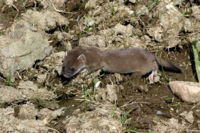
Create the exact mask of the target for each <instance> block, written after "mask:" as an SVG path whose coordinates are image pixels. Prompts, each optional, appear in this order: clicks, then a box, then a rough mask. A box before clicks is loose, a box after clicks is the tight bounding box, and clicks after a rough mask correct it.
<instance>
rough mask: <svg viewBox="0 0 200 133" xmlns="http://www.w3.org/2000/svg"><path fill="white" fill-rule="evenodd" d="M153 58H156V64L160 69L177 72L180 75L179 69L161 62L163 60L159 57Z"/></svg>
mask: <svg viewBox="0 0 200 133" xmlns="http://www.w3.org/2000/svg"><path fill="white" fill-rule="evenodd" d="M155 57H156V61H157V63H158V64H159V65H160V66H161V67H163V68H164V69H166V70H169V71H173V72H177V73H181V72H182V71H181V69H180V68H178V67H177V66H175V65H174V64H172V63H171V62H168V61H166V60H163V59H161V58H160V57H157V56H155Z"/></svg>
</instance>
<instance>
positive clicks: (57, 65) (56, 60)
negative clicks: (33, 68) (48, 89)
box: [40, 51, 65, 75]
mask: <svg viewBox="0 0 200 133" xmlns="http://www.w3.org/2000/svg"><path fill="white" fill-rule="evenodd" d="M64 57H65V52H64V51H61V52H58V53H53V54H51V55H50V56H49V57H47V58H45V59H44V61H43V62H41V64H40V65H41V66H43V67H46V68H47V69H48V71H55V72H57V73H58V74H59V75H61V72H62V65H63V63H62V61H63V59H64Z"/></svg>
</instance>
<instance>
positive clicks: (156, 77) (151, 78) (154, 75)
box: [148, 70, 160, 84]
mask: <svg viewBox="0 0 200 133" xmlns="http://www.w3.org/2000/svg"><path fill="white" fill-rule="evenodd" d="M148 79H149V83H150V84H153V83H156V82H159V81H160V74H159V73H158V71H157V70H154V71H152V72H151V74H150V75H149V77H148Z"/></svg>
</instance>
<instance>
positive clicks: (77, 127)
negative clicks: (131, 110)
mask: <svg viewBox="0 0 200 133" xmlns="http://www.w3.org/2000/svg"><path fill="white" fill-rule="evenodd" d="M113 108H115V109H113ZM112 114H115V117H116V119H114V118H113V116H112ZM119 117H120V110H119V109H118V108H117V107H113V105H112V104H109V103H104V104H102V105H97V107H95V110H93V111H89V112H83V113H78V114H77V115H73V116H70V117H69V118H67V119H66V120H65V122H64V123H66V124H65V129H66V131H67V133H75V132H77V133H123V127H122V124H121V123H120V120H117V118H119Z"/></svg>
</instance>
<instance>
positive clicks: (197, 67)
mask: <svg viewBox="0 0 200 133" xmlns="http://www.w3.org/2000/svg"><path fill="white" fill-rule="evenodd" d="M196 44H197V41H194V42H193V43H192V51H193V54H194V63H195V70H196V73H197V79H198V82H200V61H199V54H198V53H199V52H198V50H197V47H196Z"/></svg>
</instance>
